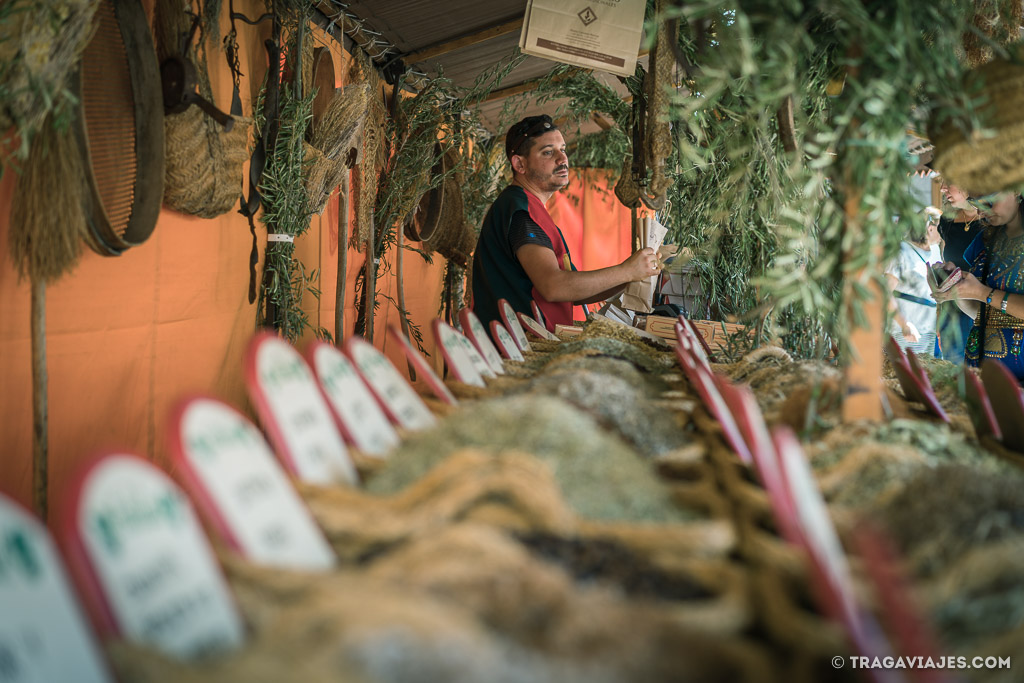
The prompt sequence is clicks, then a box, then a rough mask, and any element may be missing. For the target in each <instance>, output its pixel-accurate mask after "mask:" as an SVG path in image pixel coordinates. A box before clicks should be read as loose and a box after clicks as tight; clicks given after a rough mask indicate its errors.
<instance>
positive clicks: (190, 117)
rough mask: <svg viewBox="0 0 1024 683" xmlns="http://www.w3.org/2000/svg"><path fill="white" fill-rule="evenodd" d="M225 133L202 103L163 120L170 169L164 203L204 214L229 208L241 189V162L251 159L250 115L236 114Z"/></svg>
mask: <svg viewBox="0 0 1024 683" xmlns="http://www.w3.org/2000/svg"><path fill="white" fill-rule="evenodd" d="M232 118H233V119H234V120H235V124H234V126H232V127H231V130H230V131H227V132H225V131H224V129H223V127H222V126H220V125H219V124H217V123H216V122H214V121H212V120H211V119H210V117H209V116H207V115H206V114H204V113H203V111H202V110H201V109H199V107H189V108H188V109H187V110H186V111H184V112H182V113H180V114H168V115H167V116H166V117H165V118H164V136H165V138H166V141H167V168H166V170H165V172H164V183H165V186H164V205H165V206H167V207H168V208H171V209H174V210H175V211H180V212H182V213H187V214H190V215H193V216H200V217H202V218H214V217H215V216H220V215H222V214H225V213H227V212H228V211H230V210H231V209H232V208H234V206H235V205H236V204H237V203H238V197H239V195H241V193H242V164H244V163H245V161H246V160H247V159H248V158H249V129H250V127H251V126H252V119H251V118H248V117H241V116H234V117H232Z"/></svg>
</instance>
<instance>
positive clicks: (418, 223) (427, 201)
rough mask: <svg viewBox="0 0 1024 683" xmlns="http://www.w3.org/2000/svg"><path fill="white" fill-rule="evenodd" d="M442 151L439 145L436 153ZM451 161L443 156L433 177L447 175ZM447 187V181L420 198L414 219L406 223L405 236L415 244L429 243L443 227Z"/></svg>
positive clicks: (432, 171)
mask: <svg viewBox="0 0 1024 683" xmlns="http://www.w3.org/2000/svg"><path fill="white" fill-rule="evenodd" d="M440 151H441V148H440V145H438V146H437V147H436V148H435V153H436V154H439V153H440ZM449 160H450V158H449V155H448V154H445V155H444V156H442V157H441V160H440V161H438V162H437V163H436V164H434V168H433V169H432V170H431V171H430V174H431V176H432V177H433V176H439V175H442V174H443V173H445V172H446V171H447V170H448V169H449V168H450V166H449ZM424 184H426V183H424ZM447 185H448V183H447V181H445V182H442V183H440V184H438V185H437V186H436V187H432V188H430V189H429V190H427V191H426V192H425V193H424V194H423V196H422V197H421V198H420V201H419V205H418V207H417V209H416V212H415V215H414V216H413V219H412V220H411V221H406V223H405V228H404V229H405V236H406V237H407V238H408V239H410V240H413V241H415V242H427V241H428V240H430V239H431V238H433V237H434V234H435V233H436V232H437V229H438V227H439V226H440V225H441V218H442V215H441V214H442V211H443V210H444V200H445V193H446V192H447ZM424 246H426V245H424Z"/></svg>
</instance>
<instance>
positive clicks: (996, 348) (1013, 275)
mask: <svg viewBox="0 0 1024 683" xmlns="http://www.w3.org/2000/svg"><path fill="white" fill-rule="evenodd" d="M987 232H989V231H986V232H983V233H982V234H980V235H978V236H977V237H975V238H974V241H973V242H971V245H970V246H969V247H967V250H966V251H965V252H964V259H965V260H966V261H967V262H968V263H970V264H971V268H970V271H971V273H973V274H974V275H975V277H977V278H978V279H979V280H981V281H982V282H983V284H985V285H987V286H989V287H995V288H996V289H997V290H1002V291H1004V292H1010V293H1011V294H1024V273H1022V270H1024V235H1019V236H1017V237H1007V236H1006V230H1005V228H996V229H995V234H994V235H992V236H991V237H989V238H988V244H986V243H985V234H986V233H987ZM986 263H988V275H987V277H985V278H984V279H982V276H983V274H984V272H985V264H986ZM1001 301H1002V295H1001V294H997V295H996V296H995V297H994V298H993V299H992V305H991V306H988V307H987V308H988V309H989V310H990V311H995V312H996V313H998V312H999V304H1000V303H1001ZM1007 319H1009V320H1010V321H1012V324H1010V325H1003V326H1000V325H998V324H994V321H992V320H989V322H988V324H987V325H986V326H985V358H998V359H999V360H1000V361H1001V362H1002V363H1003V364H1004V365H1006V367H1008V368H1009V369H1010V372H1012V373H1013V374H1014V376H1015V377H1016V378H1017V379H1018V380H1021V379H1024V357H1022V356H1021V347H1022V346H1024V320H1021V319H1019V318H1012V317H1009V316H1008V317H1007ZM978 323H979V320H975V321H974V326H973V327H972V328H971V333H970V335H969V336H968V337H967V352H966V354H965V360H966V362H967V364H968V365H971V366H975V367H976V366H977V365H978V363H979V362H980V358H979V346H980V344H979V341H980V336H981V335H980V330H979V329H978Z"/></svg>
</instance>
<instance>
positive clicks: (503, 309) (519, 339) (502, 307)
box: [498, 299, 530, 351]
mask: <svg viewBox="0 0 1024 683" xmlns="http://www.w3.org/2000/svg"><path fill="white" fill-rule="evenodd" d="M498 313H499V314H501V319H502V321H503V322H504V323H505V328H506V329H507V330H508V331H509V334H511V335H512V339H514V340H515V342H516V346H518V347H519V350H520V351H529V350H530V342H529V340H528V339H527V338H526V333H525V332H523V326H522V325H520V324H519V318H518V317H517V316H516V312H515V309H514V308H512V305H511V304H510V303H509V302H508V301H506V300H505V299H498Z"/></svg>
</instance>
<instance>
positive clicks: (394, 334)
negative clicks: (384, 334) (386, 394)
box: [388, 325, 458, 406]
mask: <svg viewBox="0 0 1024 683" xmlns="http://www.w3.org/2000/svg"><path fill="white" fill-rule="evenodd" d="M388 335H389V336H390V337H391V338H392V339H393V340H394V341H395V343H397V344H398V345H399V346H400V347H402V353H404V354H405V357H406V358H407V359H408V360H409V362H410V363H412V366H413V367H414V368H416V372H418V373H419V374H420V376H421V377H422V378H423V380H424V381H425V382H426V383H427V386H428V387H430V390H431V391H433V392H434V396H437V397H438V398H439V399H441V400H442V401H444V402H445V403H447V404H448V405H450V406H453V405H456V404H458V401H457V400H456V399H455V396H454V395H452V392H450V391H448V387H446V386H445V385H444V382H442V381H441V378H440V377H438V376H437V373H436V372H434V368H432V367H431V366H430V363H428V362H427V359H426V358H424V357H423V354H422V353H420V352H419V351H417V350H416V349H414V348H413V346H412V344H411V343H410V342H409V340H408V339H406V337H405V335H404V334H402V331H401V330H400V329H398V327H396V326H394V325H388Z"/></svg>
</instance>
